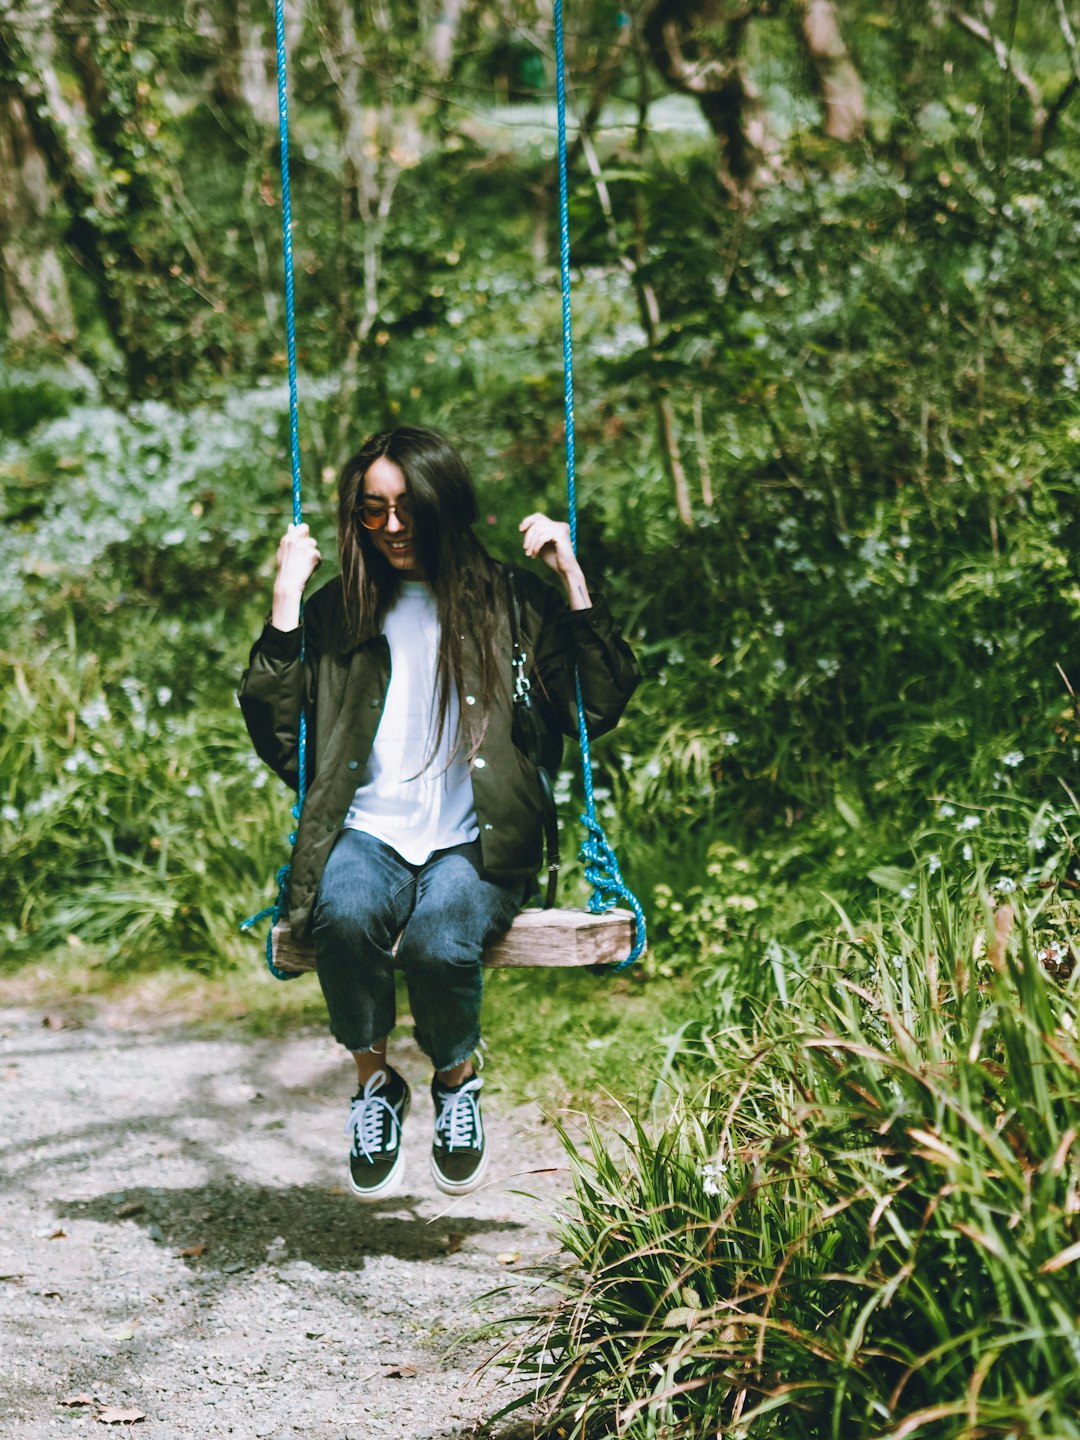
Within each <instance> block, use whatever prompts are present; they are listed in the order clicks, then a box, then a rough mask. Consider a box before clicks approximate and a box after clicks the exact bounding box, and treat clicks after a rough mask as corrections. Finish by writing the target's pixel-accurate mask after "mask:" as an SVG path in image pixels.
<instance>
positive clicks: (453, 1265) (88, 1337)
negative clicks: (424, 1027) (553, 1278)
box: [0, 1007, 569, 1440]
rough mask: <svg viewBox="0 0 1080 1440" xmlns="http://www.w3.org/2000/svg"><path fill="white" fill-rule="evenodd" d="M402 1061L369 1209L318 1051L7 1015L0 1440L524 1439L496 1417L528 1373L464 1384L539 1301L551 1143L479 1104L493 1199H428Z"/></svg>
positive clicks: (1, 1026) (2, 1030)
mask: <svg viewBox="0 0 1080 1440" xmlns="http://www.w3.org/2000/svg"><path fill="white" fill-rule="evenodd" d="M395 1058H396V1059H397V1060H398V1062H399V1064H400V1068H401V1069H402V1071H403V1073H404V1074H405V1075H406V1077H407V1079H408V1080H409V1081H410V1083H411V1084H412V1086H413V1096H414V1098H413V1110H412V1114H411V1115H410V1118H409V1121H408V1122H407V1125H406V1129H405V1148H406V1173H405V1184H404V1188H403V1191H402V1192H401V1193H400V1194H399V1195H398V1196H396V1197H394V1198H392V1199H388V1200H385V1201H383V1202H381V1203H380V1204H377V1205H362V1204H360V1203H358V1202H357V1201H356V1200H355V1198H354V1197H353V1196H352V1195H351V1193H350V1192H349V1191H348V1188H347V1186H346V1184H345V1155H346V1152H347V1145H348V1142H347V1140H346V1138H345V1136H344V1134H343V1127H344V1122H345V1116H346V1114H347V1111H348V1098H349V1096H348V1091H349V1084H348V1081H349V1071H348V1068H347V1064H346V1066H343V1065H342V1061H341V1052H340V1051H339V1050H338V1049H337V1047H336V1046H335V1045H334V1044H333V1042H332V1041H331V1040H330V1039H329V1038H328V1037H327V1036H325V1035H323V1034H317V1033H305V1034H300V1035H294V1036H292V1037H290V1038H289V1039H287V1040H266V1039H254V1040H253V1039H251V1038H247V1037H244V1036H241V1035H240V1034H239V1033H237V1034H236V1036H235V1038H229V1037H226V1038H207V1037H206V1036H205V1035H204V1036H203V1037H202V1038H200V1037H199V1035H198V1034H197V1033H192V1032H191V1031H187V1032H185V1031H184V1030H183V1029H180V1028H177V1027H176V1026H175V1024H171V1025H170V1024H166V1023H164V1022H163V1023H162V1024H161V1025H160V1026H159V1025H157V1024H153V1023H148V1022H147V1021H146V1020H145V1018H144V1019H142V1020H140V1021H138V1022H134V1021H132V1020H131V1019H130V1017H123V1016H119V1017H118V1016H110V1015H109V1014H108V1013H107V1011H103V1012H100V1013H97V1014H95V1015H93V1016H91V1017H89V1018H87V1019H85V1020H83V1021H81V1022H78V1023H74V1022H72V1021H71V1020H70V1019H69V1018H66V1017H64V1016H55V1015H43V1014H42V1012H41V1010H40V1009H35V1008H32V1007H16V1008H10V1007H9V1008H6V1009H0V1114H2V1116H3V1129H2V1131H0V1154H2V1156H3V1160H2V1164H0V1174H2V1193H0V1344H2V1351H0V1354H2V1359H0V1421H2V1424H0V1433H2V1435H3V1436H4V1440H45V1437H51V1436H54V1435H56V1434H58V1433H70V1432H78V1431H82V1432H83V1433H87V1434H100V1435H105V1434H107V1433H109V1430H108V1429H105V1428H99V1427H102V1426H109V1427H112V1428H113V1430H114V1433H115V1432H116V1431H121V1430H123V1429H126V1428H128V1427H130V1428H131V1429H132V1430H133V1431H134V1432H136V1433H141V1434H145V1435H146V1436H147V1437H148V1440H149V1437H153V1436H156V1437H160V1440H172V1437H176V1440H180V1437H187V1436H199V1437H213V1436H222V1435H232V1436H236V1437H239V1440H261V1437H271V1440H293V1437H295V1436H297V1435H302V1436H304V1437H306V1440H361V1437H363V1440H373V1437H380V1440H383V1437H384V1440H449V1437H452V1436H454V1437H469V1436H481V1435H482V1436H491V1437H498V1440H510V1437H512V1436H513V1437H518V1436H526V1435H530V1434H531V1433H532V1425H531V1424H530V1423H529V1422H528V1421H527V1420H525V1419H523V1418H522V1416H521V1415H517V1416H515V1417H511V1418H508V1419H504V1420H502V1421H492V1417H493V1416H494V1415H495V1414H496V1412H498V1411H499V1410H500V1409H501V1408H502V1407H503V1406H504V1405H505V1404H507V1403H508V1401H509V1400H511V1399H512V1398H513V1397H514V1395H515V1394H518V1393H521V1392H522V1390H523V1389H524V1388H525V1387H524V1384H523V1382H522V1381H521V1380H520V1378H518V1379H515V1378H514V1377H513V1376H512V1375H508V1374H507V1372H506V1371H500V1370H499V1369H497V1368H488V1369H486V1370H483V1371H482V1372H479V1373H478V1367H479V1366H480V1365H481V1364H482V1362H483V1361H485V1360H486V1359H487V1358H488V1357H490V1356H491V1355H492V1354H493V1353H494V1352H495V1351H496V1350H497V1349H498V1347H499V1346H500V1345H501V1344H502V1342H503V1341H505V1339H506V1338H507V1335H508V1334H510V1333H512V1331H513V1329H514V1327H515V1325H516V1323H517V1322H516V1321H514V1319H513V1318H512V1317H515V1316H520V1315H522V1314H524V1313H526V1312H529V1311H535V1310H536V1309H538V1308H540V1307H542V1305H543V1303H544V1302H545V1295H544V1293H543V1277H544V1276H546V1275H549V1274H550V1273H551V1270H552V1267H553V1266H554V1265H555V1264H556V1263H557V1261H558V1255H557V1248H556V1245H555V1241H554V1240H553V1238H552V1234H551V1229H550V1221H551V1217H552V1215H553V1214H554V1212H555V1211H556V1210H557V1209H558V1206H559V1202H560V1198H561V1197H562V1196H563V1195H565V1193H566V1191H567V1190H568V1188H569V1178H568V1175H567V1173H566V1170H565V1168H564V1159H563V1153H562V1150H561V1147H560V1146H559V1144H558V1141H557V1138H556V1137H555V1135H554V1133H553V1131H552V1128H551V1126H550V1124H548V1123H547V1122H546V1121H545V1120H544V1119H543V1117H542V1116H541V1115H540V1114H539V1112H538V1111H535V1110H532V1109H518V1110H510V1109H505V1108H504V1109H502V1110H501V1111H500V1108H499V1106H498V1104H497V1103H496V1102H493V1101H492V1100H491V1099H490V1098H489V1099H488V1103H487V1104H486V1106H485V1119H486V1120H487V1122H488V1128H489V1144H490V1146H491V1151H492V1162H491V1167H490V1170H489V1183H488V1184H487V1185H486V1186H485V1188H484V1189H483V1190H481V1191H479V1192H478V1193H477V1194H475V1195H472V1196H466V1197H463V1198H461V1199H458V1200H456V1201H453V1200H450V1199H448V1197H446V1196H444V1195H440V1194H439V1192H438V1191H437V1190H436V1189H435V1187H434V1185H433V1183H432V1181H431V1178H430V1174H429V1172H428V1168H427V1167H428V1153H429V1148H430V1144H431V1122H430V1118H429V1102H428V1100H427V1096H426V1093H425V1092H426V1086H427V1083H428V1080H429V1078H430V1077H429V1074H428V1072H427V1070H426V1064H425V1061H424V1059H423V1057H422V1056H421V1055H420V1053H419V1052H418V1051H417V1050H415V1049H412V1048H410V1047H409V1046H402V1047H400V1048H399V1049H398V1050H397V1051H396V1052H395ZM489 1089H490V1087H489ZM530 1172H531V1173H530ZM522 1192H527V1193H525V1194H523V1193H522ZM507 1325H509V1328H507ZM135 1417H140V1418H137V1419H136V1418H135Z"/></svg>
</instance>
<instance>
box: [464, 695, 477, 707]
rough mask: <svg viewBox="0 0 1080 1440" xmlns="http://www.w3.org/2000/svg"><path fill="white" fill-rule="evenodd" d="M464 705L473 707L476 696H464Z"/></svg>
mask: <svg viewBox="0 0 1080 1440" xmlns="http://www.w3.org/2000/svg"><path fill="white" fill-rule="evenodd" d="M465 704H466V705H475V704H476V696H475V695H466V696H465Z"/></svg>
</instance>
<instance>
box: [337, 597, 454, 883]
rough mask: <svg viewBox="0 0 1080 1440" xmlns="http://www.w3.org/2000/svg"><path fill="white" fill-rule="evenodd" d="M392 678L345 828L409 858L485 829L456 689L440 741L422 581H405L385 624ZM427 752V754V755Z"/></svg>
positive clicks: (432, 616) (430, 609) (429, 601)
mask: <svg viewBox="0 0 1080 1440" xmlns="http://www.w3.org/2000/svg"><path fill="white" fill-rule="evenodd" d="M383 632H384V634H385V635H386V638H387V641H388V642H389V645H390V685H389V688H388V689H387V692H386V703H385V705H384V707H383V713H382V719H381V720H380V721H379V728H378V730H377V731H376V732H375V742H374V744H373V745H372V747H371V755H370V757H369V759H368V763H367V768H366V770H365V772H364V775H363V778H362V779H361V781H360V784H359V786H358V787H357V790H356V794H355V795H354V796H353V800H352V804H351V805H350V807H349V813H348V814H347V815H346V817H345V828H346V829H347V830H364V831H366V832H367V834H369V835H374V836H375V838H376V839H377V840H382V841H383V842H384V843H385V844H387V845H390V846H392V848H393V849H395V850H396V851H397V853H398V854H399V855H400V856H401V858H402V859H403V860H407V861H408V862H409V864H410V865H423V864H424V862H425V861H426V860H427V859H428V858H429V857H430V856H431V854H432V853H433V852H434V851H436V850H445V849H447V848H448V847H449V846H451V845H462V844H464V843H465V842H466V841H468V840H475V839H476V837H477V835H479V833H480V827H479V825H478V823H477V819H476V805H475V802H474V800H473V788H472V777H471V776H470V774H469V765H468V761H467V759H466V758H465V752H464V748H463V747H462V745H461V744H460V743H459V739H458V717H459V710H458V697H457V695H456V694H451V696H450V703H449V705H448V706H447V711H446V724H445V725H444V726H443V733H442V737H441V739H440V741H439V747H438V749H437V750H436V751H435V753H434V754H433V755H430V751H431V742H432V740H433V739H434V737H435V733H436V730H437V728H438V723H439V720H438V703H437V698H438V697H437V684H438V679H437V663H438V654H439V617H438V612H437V609H436V605H435V596H434V594H433V593H432V590H431V587H430V585H427V584H426V583H425V582H424V581H423V580H403V581H402V582H401V585H400V588H399V590H398V594H397V597H396V598H395V600H394V603H393V604H392V605H391V606H390V609H389V610H388V611H387V612H386V621H385V624H384V626H383ZM429 755H430V759H429Z"/></svg>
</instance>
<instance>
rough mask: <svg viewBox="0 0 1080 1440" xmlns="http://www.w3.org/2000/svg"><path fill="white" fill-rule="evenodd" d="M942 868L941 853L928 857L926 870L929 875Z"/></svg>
mask: <svg viewBox="0 0 1080 1440" xmlns="http://www.w3.org/2000/svg"><path fill="white" fill-rule="evenodd" d="M940 869H941V856H940V855H930V856H928V857H927V861H926V871H927V874H928V875H936V874H937V872H938V871H939V870H940Z"/></svg>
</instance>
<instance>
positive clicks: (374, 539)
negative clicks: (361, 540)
mask: <svg viewBox="0 0 1080 1440" xmlns="http://www.w3.org/2000/svg"><path fill="white" fill-rule="evenodd" d="M356 503H357V508H358V511H359V512H360V515H361V516H362V517H363V519H366V520H367V521H368V522H369V524H368V525H367V526H365V528H366V529H367V532H368V539H369V540H370V541H371V543H372V544H373V545H374V546H375V549H376V550H378V552H379V554H380V555H382V556H383V558H384V559H385V560H386V561H387V563H388V564H389V565H390V566H391V567H392V568H393V569H394V570H396V571H397V573H398V574H399V575H400V576H401V577H402V579H404V580H426V579H427V576H426V575H425V574H424V568H423V566H422V565H421V563H420V558H419V556H418V554H417V552H416V547H415V540H416V534H415V528H414V520H413V513H412V503H411V501H410V498H409V493H408V487H407V485H406V484H405V476H404V475H403V474H402V471H401V467H400V465H395V464H394V462H393V460H388V459H387V458H386V456H385V455H380V456H379V458H378V459H377V460H373V461H372V462H371V464H370V465H369V466H368V470H367V474H366V475H365V476H364V482H363V485H362V487H361V490H360V493H359V495H358V496H357V502H356ZM383 518H385V521H386V523H385V524H384V525H383V526H382V528H381V529H378V530H376V529H372V528H370V525H371V522H372V521H374V522H375V523H376V524H378V523H379V521H380V520H382V519H383ZM363 519H361V522H360V523H361V524H363Z"/></svg>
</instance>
